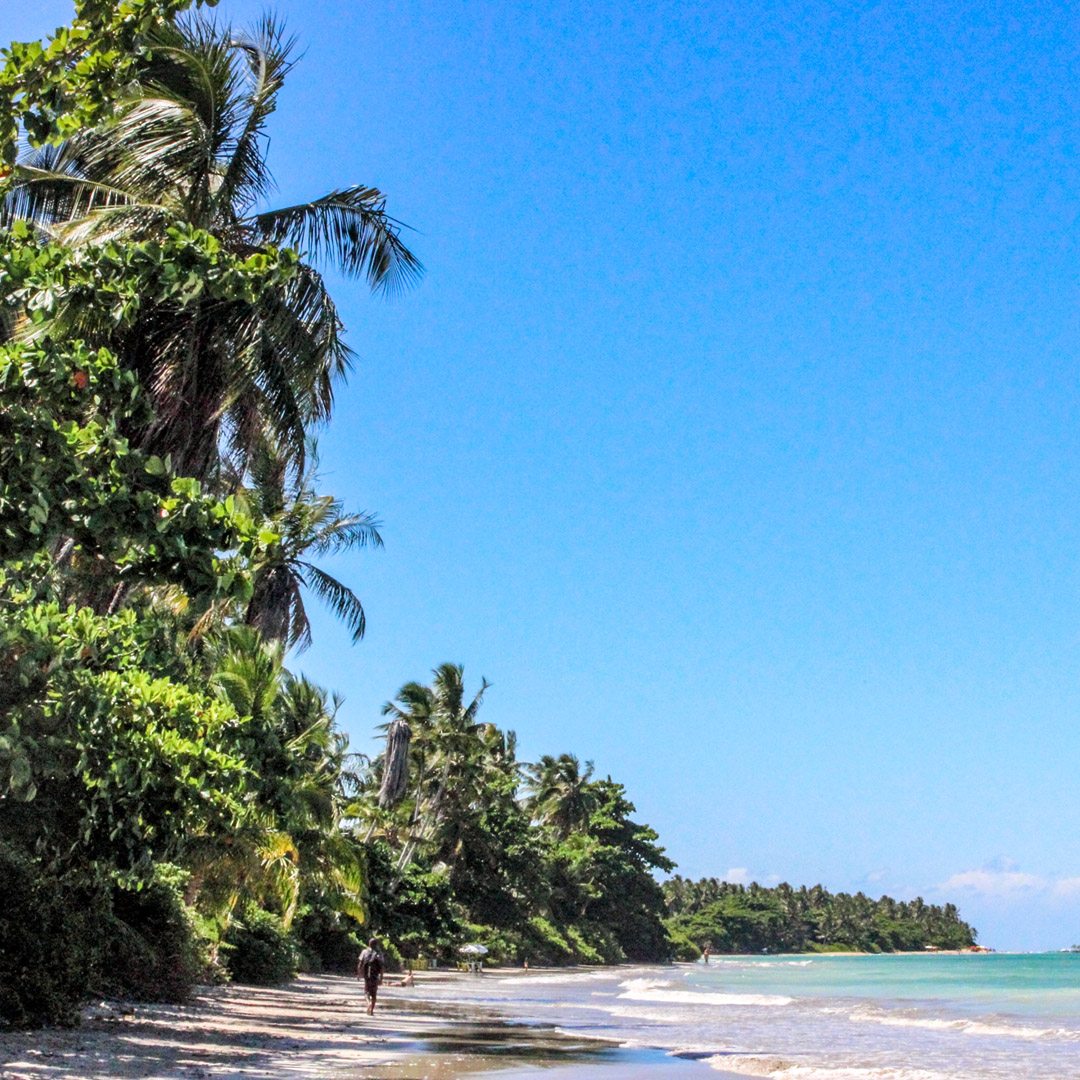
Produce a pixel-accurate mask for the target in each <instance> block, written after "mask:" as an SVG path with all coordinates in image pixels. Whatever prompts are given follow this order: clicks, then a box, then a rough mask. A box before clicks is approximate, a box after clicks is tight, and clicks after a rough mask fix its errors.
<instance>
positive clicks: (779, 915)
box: [664, 875, 975, 959]
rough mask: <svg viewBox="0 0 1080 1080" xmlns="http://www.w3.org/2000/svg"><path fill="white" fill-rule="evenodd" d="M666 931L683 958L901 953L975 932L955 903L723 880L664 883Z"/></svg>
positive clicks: (969, 940)
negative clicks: (703, 954)
mask: <svg viewBox="0 0 1080 1080" xmlns="http://www.w3.org/2000/svg"><path fill="white" fill-rule="evenodd" d="M664 900H665V902H666V906H667V912H668V918H667V920H666V925H667V928H668V931H669V933H670V934H671V938H672V941H673V942H674V943H675V945H676V948H677V950H678V952H679V954H680V956H681V957H683V958H684V959H693V958H694V957H696V956H698V955H699V954H700V952H701V950H702V949H704V948H705V947H706V946H708V947H709V948H711V949H712V950H713V951H714V952H774V953H779V952H821V951H837V950H856V951H860V952H901V951H909V950H913V949H925V948H926V947H927V946H932V947H935V948H939V949H963V948H967V947H969V946H971V945H974V944H975V931H974V930H973V929H972V928H971V927H970V926H968V925H967V923H965V922H963V921H962V920H961V918H960V914H959V912H958V911H957V910H956V908H955V907H954V906H953V905H952V904H946V905H945V906H944V907H938V906H936V905H934V904H925V903H923V901H922V900H921V899H916V900H912V901H911V902H910V903H905V902H899V901H896V900H893V899H892V898H891V897H888V896H883V897H882V898H881V899H880V900H871V899H870V898H869V897H868V896H864V895H863V894H862V893H856V894H855V895H854V896H851V895H849V894H848V893H837V894H835V895H834V894H832V893H830V892H828V891H827V890H826V889H823V888H822V887H821V886H820V885H815V886H814V887H813V888H812V889H808V888H806V886H803V887H802V888H799V889H793V888H792V887H791V886H790V885H785V884H781V885H777V886H776V887H775V888H772V889H768V888H764V887H762V886H761V885H749V886H744V885H733V884H731V883H730V882H726V881H717V880H716V878H702V879H701V880H700V881H688V880H686V879H685V878H683V877H680V876H678V875H676V876H675V877H673V878H671V879H670V880H669V881H666V882H665V883H664Z"/></svg>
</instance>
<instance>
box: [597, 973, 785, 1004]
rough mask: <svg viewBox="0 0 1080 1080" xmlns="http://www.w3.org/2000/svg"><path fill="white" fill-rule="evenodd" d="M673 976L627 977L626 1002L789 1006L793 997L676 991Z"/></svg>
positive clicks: (621, 984)
mask: <svg viewBox="0 0 1080 1080" xmlns="http://www.w3.org/2000/svg"><path fill="white" fill-rule="evenodd" d="M672 985H673V984H672V982H671V980H670V979H664V980H658V979H627V980H626V982H623V983H620V984H619V988H620V989H621V990H623V993H621V994H620V995H619V997H620V998H621V999H623V1000H625V1001H645V1002H649V1003H654V1004H659V1005H728V1006H731V1005H736V1006H737V1005H754V1006H766V1007H772V1006H780V1005H790V1004H791V1003H792V1001H793V1000H794V999H793V998H789V997H785V996H783V995H781V994H717V993H709V992H706V993H699V992H697V991H694V990H674V989H670V987H672Z"/></svg>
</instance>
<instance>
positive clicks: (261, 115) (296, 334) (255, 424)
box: [4, 17, 421, 477]
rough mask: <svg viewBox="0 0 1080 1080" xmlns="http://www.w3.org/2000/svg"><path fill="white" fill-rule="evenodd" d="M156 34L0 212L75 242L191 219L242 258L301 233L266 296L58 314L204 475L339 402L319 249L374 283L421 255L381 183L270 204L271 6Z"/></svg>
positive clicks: (394, 282)
mask: <svg viewBox="0 0 1080 1080" xmlns="http://www.w3.org/2000/svg"><path fill="white" fill-rule="evenodd" d="M145 44H146V45H147V46H148V47H149V48H150V50H151V57H152V60H151V62H150V63H149V64H148V65H147V67H146V69H145V71H144V74H143V76H142V78H141V80H140V82H139V85H138V86H136V87H135V88H134V89H133V91H132V93H131V95H130V97H129V98H128V99H127V100H126V101H123V102H121V103H120V105H119V107H118V109H117V114H116V119H115V120H114V121H113V122H111V123H110V124H109V125H107V126H105V127H102V128H101V129H99V130H95V131H88V132H84V133H79V134H78V135H76V136H73V137H72V138H71V139H70V140H68V141H67V142H65V143H63V144H62V145H60V146H58V147H47V148H44V149H41V150H36V151H33V152H31V153H28V154H27V155H26V156H25V157H24V159H23V160H22V161H21V163H20V164H19V165H18V166H17V168H16V172H15V175H14V177H13V181H14V185H15V186H14V191H13V194H12V195H11V197H10V198H9V200H8V202H7V205H6V206H5V207H4V215H5V217H6V219H7V221H8V222H10V221H11V220H12V219H13V218H21V219H24V220H28V221H31V222H33V223H34V224H36V226H37V227H38V228H39V229H40V231H41V233H42V235H43V237H45V238H49V239H53V240H57V241H60V242H62V243H64V244H67V245H70V246H72V247H75V248H80V247H83V246H85V245H89V244H102V243H105V242H108V241H132V240H133V241H143V240H161V239H164V238H165V237H167V235H168V232H169V230H170V229H173V228H176V227H195V228H197V229H201V230H205V231H206V232H208V233H210V234H212V236H213V237H215V238H216V240H217V242H218V243H219V244H220V246H221V249H222V250H223V251H224V252H226V253H231V254H235V255H239V256H243V257H247V256H250V255H254V254H258V253H260V252H266V251H268V250H270V249H271V248H274V247H281V246H290V247H294V248H296V249H298V250H299V251H300V252H301V255H302V260H301V262H300V264H299V265H298V266H297V268H296V272H295V274H294V275H293V277H292V278H291V279H290V280H289V281H287V282H286V283H285V284H282V285H281V286H279V287H276V288H273V289H269V290H266V291H264V293H263V294H262V295H260V296H259V297H257V298H240V299H236V300H230V301H228V302H225V301H212V300H207V299H196V300H192V301H191V302H188V303H180V304H174V305H171V306H165V305H152V306H147V307H144V308H143V309H141V310H140V311H139V312H138V314H137V315H136V317H135V318H134V320H133V321H132V322H131V323H130V324H128V325H125V326H123V327H121V326H119V325H117V324H116V321H115V320H114V319H113V318H112V316H111V313H110V312H109V311H108V310H104V309H100V308H99V310H97V311H96V312H91V313H89V314H87V312H86V308H87V305H85V304H83V305H79V306H80V307H81V308H82V313H81V314H78V313H77V312H76V310H75V307H74V306H73V307H72V308H71V309H70V310H67V311H62V312H61V313H60V314H59V315H58V316H57V319H58V320H59V321H60V322H62V323H63V324H64V327H65V329H66V331H67V332H69V333H75V334H77V335H78V336H82V337H85V338H87V339H88V340H91V341H93V342H95V343H97V344H105V345H109V346H110V347H112V348H114V349H115V350H116V351H117V352H118V354H119V355H121V356H122V358H123V359H124V361H125V363H127V364H129V365H130V366H132V367H133V368H134V369H135V370H136V371H137V372H138V374H139V376H140V379H141V381H142V384H143V386H144V387H145V388H146V389H147V390H148V391H149V392H150V394H151V397H152V401H153V404H154V406H155V419H154V420H153V421H152V423H151V424H150V426H149V427H147V428H145V429H143V430H141V431H139V432H137V433H135V434H136V437H137V441H138V443H139V445H141V446H143V447H144V448H146V449H149V450H150V451H151V452H153V453H156V454H160V455H161V456H165V455H166V454H168V455H170V456H171V459H172V465H173V468H174V469H175V470H176V471H177V472H178V473H184V474H187V475H193V476H199V477H204V476H206V475H207V474H209V473H210V472H211V471H212V470H213V468H214V467H215V464H216V461H217V456H218V452H219V450H220V449H221V448H222V447H225V448H227V449H228V451H229V452H230V453H231V454H233V455H234V456H236V457H237V458H238V459H239V460H240V461H241V463H244V462H246V460H247V458H248V457H249V455H250V454H251V453H252V450H253V448H254V447H255V446H256V445H257V444H258V442H259V440H260V439H261V438H262V437H263V435H264V434H265V433H267V432H269V433H271V434H272V435H273V437H274V438H275V439H276V440H277V441H278V442H279V443H280V444H281V445H282V446H283V447H284V448H286V449H287V450H288V451H289V453H290V455H291V456H292V458H293V459H294V460H295V461H296V462H298V463H302V461H303V457H304V439H305V434H306V432H307V431H308V429H309V428H310V425H312V424H313V423H317V422H319V421H321V420H323V419H325V418H326V417H327V415H328V414H329V412H330V408H331V405H332V402H333V394H334V386H335V384H336V382H337V381H338V380H339V379H340V378H341V377H342V376H343V374H344V373H345V372H346V370H347V369H348V367H349V365H350V359H351V355H352V354H351V351H350V349H349V348H348V346H346V344H345V343H344V341H343V340H342V333H341V332H342V326H341V321H340V319H339V317H338V314H337V310H336V308H335V306H334V303H333V301H332V300H331V298H330V295H329V293H328V292H327V290H326V288H325V286H324V283H323V279H322V277H321V275H320V273H319V272H318V270H317V269H316V265H326V266H330V267H333V268H334V269H336V270H339V271H341V272H344V273H345V274H346V275H350V276H353V277H360V278H363V279H364V280H366V281H367V283H368V284H369V286H370V287H371V288H372V289H373V290H374V291H376V292H381V293H393V292H394V291H396V290H399V289H401V288H403V287H405V286H408V285H409V284H411V283H412V282H413V281H415V280H416V279H417V278H418V276H419V274H420V272H421V266H420V264H419V262H418V261H417V260H416V258H415V257H414V256H413V255H412V253H411V252H410V251H409V250H408V248H407V247H406V246H405V244H404V243H403V242H402V240H401V236H400V233H401V225H400V223H399V222H397V221H395V220H394V219H393V218H391V217H390V216H389V215H388V214H387V213H386V208H385V199H384V197H383V195H382V193H381V192H379V191H378V190H377V189H375V188H372V187H365V186H352V187H345V188H339V189H336V190H334V191H331V192H329V193H327V194H325V195H322V196H320V197H319V198H316V199H312V200H310V201H308V202H302V203H298V204H296V205H292V206H286V207H281V208H278V209H268V208H265V201H266V197H267V196H268V195H269V193H270V192H271V190H272V188H273V178H272V176H271V174H270V171H269V168H268V164H267V145H268V143H267V136H266V123H267V120H268V118H269V116H270V115H271V114H272V113H273V111H274V109H275V108H276V105H277V97H278V94H279V92H280V90H281V88H282V85H283V83H284V80H285V78H286V76H287V75H288V73H289V71H290V69H291V67H292V63H293V60H292V51H293V41H292V39H291V38H288V37H286V36H285V35H284V33H283V30H282V28H281V26H280V25H279V24H277V23H276V22H275V21H274V20H273V18H271V17H266V18H264V19H263V20H262V21H261V22H260V23H259V24H258V25H257V26H256V28H255V30H254V31H253V32H252V33H251V34H247V35H238V34H236V33H234V31H233V30H232V28H231V27H229V26H227V25H223V24H219V23H217V22H214V21H211V20H208V19H206V18H200V17H195V18H191V19H186V20H182V21H180V22H179V23H177V24H167V25H165V26H162V27H160V28H158V29H156V30H155V31H153V36H152V37H151V38H150V39H149V40H148V41H146V42H145ZM50 329H51V326H50V324H49V323H48V322H45V323H44V324H41V325H38V326H36V327H32V328H30V329H29V331H28V332H29V333H30V334H46V333H49V332H50Z"/></svg>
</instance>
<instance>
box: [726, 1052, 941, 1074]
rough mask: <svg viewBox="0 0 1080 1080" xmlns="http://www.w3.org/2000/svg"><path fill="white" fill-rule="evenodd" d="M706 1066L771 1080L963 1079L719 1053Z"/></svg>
mask: <svg viewBox="0 0 1080 1080" xmlns="http://www.w3.org/2000/svg"><path fill="white" fill-rule="evenodd" d="M705 1064H707V1065H709V1066H711V1067H712V1068H714V1069H717V1070H720V1071H722V1072H736V1073H742V1074H743V1075H744V1076H766V1077H769V1080H961V1078H960V1077H959V1075H958V1074H956V1073H950V1074H946V1073H941V1072H934V1071H933V1070H931V1069H914V1068H910V1067H908V1066H906V1065H880V1066H858V1065H810V1064H803V1063H801V1062H794V1061H785V1060H783V1059H782V1058H775V1057H755V1056H750V1055H743V1054H730V1055H729V1054H717V1055H716V1057H711V1058H708V1059H706V1062H705Z"/></svg>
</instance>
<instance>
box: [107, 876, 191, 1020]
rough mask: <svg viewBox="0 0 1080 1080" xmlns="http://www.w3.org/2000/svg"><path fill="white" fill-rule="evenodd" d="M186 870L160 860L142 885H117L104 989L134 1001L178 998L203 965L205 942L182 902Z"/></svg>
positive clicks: (175, 999)
mask: <svg viewBox="0 0 1080 1080" xmlns="http://www.w3.org/2000/svg"><path fill="white" fill-rule="evenodd" d="M187 878H188V874H187V872H186V871H184V870H181V869H180V868H179V867H175V866H169V865H168V864H164V865H161V866H157V867H155V869H154V877H153V880H152V881H151V882H150V883H149V884H148V885H147V886H146V887H145V888H143V889H141V890H139V891H135V890H133V889H119V888H118V889H117V890H116V891H115V893H114V895H113V905H112V906H113V918H112V927H111V933H110V938H109V943H108V947H107V950H106V957H107V962H106V964H105V969H104V970H105V975H104V987H105V989H106V990H107V991H108V992H109V993H112V994H115V995H116V996H118V997H130V998H135V999H137V1000H139V1001H184V1000H185V999H186V998H187V996H188V994H189V993H190V991H191V988H192V986H194V985H195V983H196V982H198V981H199V979H200V978H201V977H202V975H203V973H204V971H205V970H206V968H207V963H208V956H207V948H206V941H205V939H204V938H203V936H202V934H201V933H200V931H199V929H198V926H197V924H196V920H195V917H194V913H193V912H192V911H191V909H190V908H188V907H187V905H186V904H185V903H184V897H183V892H182V890H183V887H184V885H185V884H186V882H187Z"/></svg>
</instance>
